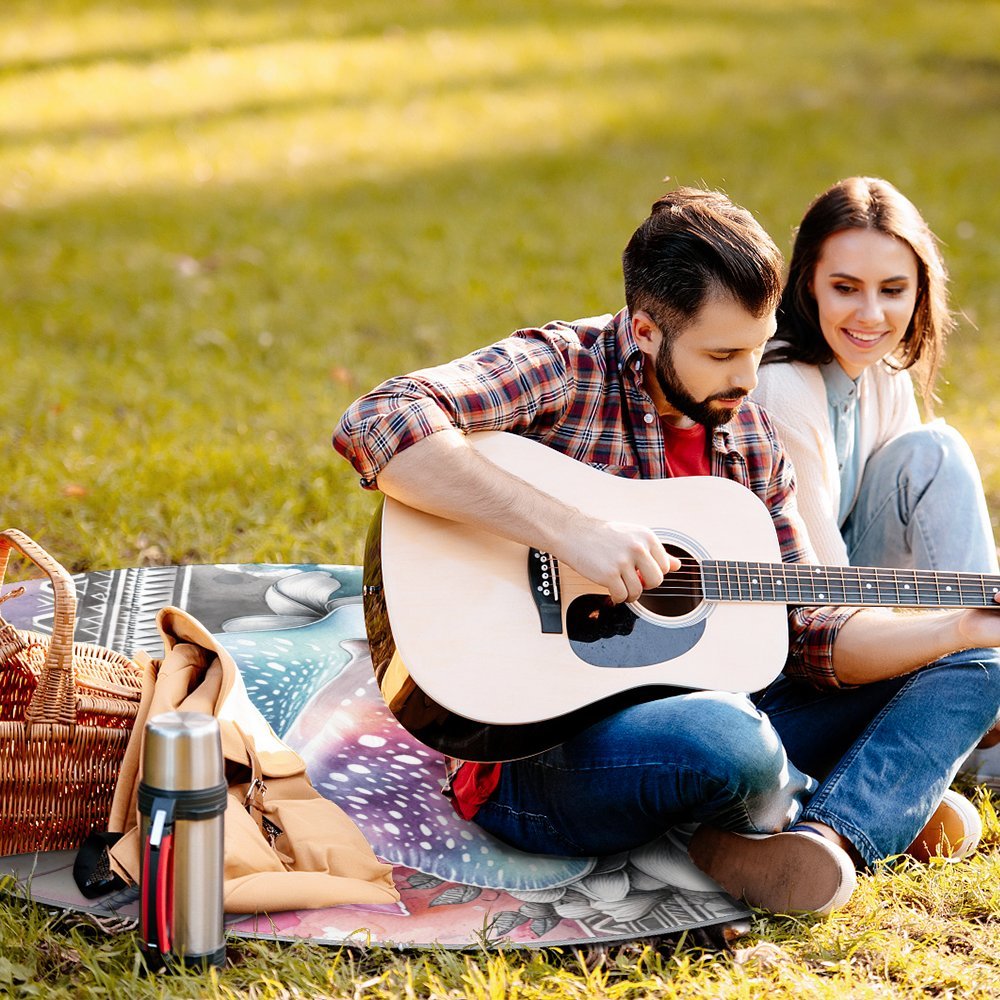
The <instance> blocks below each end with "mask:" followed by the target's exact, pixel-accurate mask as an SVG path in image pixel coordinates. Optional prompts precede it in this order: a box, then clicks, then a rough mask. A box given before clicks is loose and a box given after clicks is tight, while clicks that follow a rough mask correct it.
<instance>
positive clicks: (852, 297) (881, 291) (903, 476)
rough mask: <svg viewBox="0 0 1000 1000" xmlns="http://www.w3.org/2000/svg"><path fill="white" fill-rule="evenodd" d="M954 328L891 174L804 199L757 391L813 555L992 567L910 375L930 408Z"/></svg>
mask: <svg viewBox="0 0 1000 1000" xmlns="http://www.w3.org/2000/svg"><path fill="white" fill-rule="evenodd" d="M952 326H953V319H952V316H951V314H950V312H949V310H948V302H947V272H946V270H945V266H944V262H943V260H942V258H941V254H940V251H939V249H938V244H937V240H936V239H935V237H934V234H933V233H932V232H931V230H930V228H929V227H928V225H927V223H926V222H925V221H924V219H923V217H922V216H921V215H920V213H919V212H918V211H917V209H916V208H915V207H914V205H913V204H912V203H911V202H910V201H909V200H908V199H907V198H905V197H904V196H903V195H902V194H901V193H900V192H899V191H898V190H897V189H896V188H895V187H893V185H892V184H890V183H889V182H888V181H885V180H881V179H878V178H872V177H850V178H848V179H846V180H843V181H840V182H839V183H837V184H835V185H833V187H831V188H830V189H829V190H827V191H825V192H824V193H823V194H821V195H820V196H819V197H818V198H816V199H815V200H814V201H813V203H812V204H811V205H810V206H809V208H808V210H807V211H806V214H805V216H804V217H803V219H802V223H801V225H800V226H799V229H798V233H797V235H796V239H795V245H794V248H793V251H792V259H791V262H790V264H789V273H788V280H787V282H786V285H785V289H784V292H783V295H782V299H781V305H780V307H779V310H778V331H777V336H776V337H775V339H774V342H773V344H772V346H771V348H770V349H769V350H768V353H767V354H766V356H765V357H764V360H763V363H762V365H761V368H760V372H759V379H760V383H759V385H758V387H757V389H756V391H755V393H754V396H755V398H756V399H757V401H758V402H760V403H761V404H763V405H764V406H765V407H766V408H767V410H768V412H769V413H770V414H771V417H772V418H773V420H774V423H775V426H776V429H777V431H778V433H779V435H780V437H781V438H782V440H783V442H784V444H785V446H786V448H787V450H788V452H789V454H790V456H791V458H792V463H793V465H794V466H795V469H796V479H797V486H798V497H799V507H800V511H801V513H802V516H803V519H804V520H805V522H806V525H807V527H808V529H809V535H810V537H811V539H812V542H813V547H814V548H815V550H816V554H817V557H818V558H819V560H820V562H822V563H827V564H838V565H844V564H848V563H849V564H851V565H855V566H888V567H897V568H912V569H930V570H934V569H940V570H956V571H966V572H974V573H996V572H997V571H998V570H997V550H996V544H995V542H994V539H993V532H992V528H991V526H990V521H989V515H988V513H987V510H986V501H985V498H984V496H983V488H982V482H981V480H980V476H979V471H978V469H977V467H976V463H975V460H974V459H973V457H972V453H971V452H970V450H969V447H968V445H967V444H966V443H965V441H964V440H963V439H962V437H961V436H960V435H959V434H958V433H957V432H956V431H955V430H953V429H952V428H950V427H949V426H948V425H947V424H945V423H944V422H943V421H940V420H935V421H932V422H930V423H926V424H924V423H921V419H920V413H919V411H918V408H917V402H916V398H915V392H914V379H913V378H911V372H912V373H913V375H914V376H916V378H915V381H916V384H917V386H919V389H920V394H921V397H922V400H923V403H924V406H925V409H926V410H928V411H929V410H930V408H931V402H932V400H933V390H934V382H935V378H936V375H937V372H938V368H939V366H940V363H941V359H942V356H943V352H944V345H945V340H946V338H947V335H948V333H949V332H950V330H951V328H952ZM981 756H982V755H981V754H977V757H981ZM991 756H994V755H991ZM984 765H985V768H986V770H987V771H989V770H990V763H989V762H988V761H983V760H978V761H976V764H975V766H977V767H979V768H980V776H981V777H983V778H984V779H985V777H986V775H984V774H983V773H982V769H983V767H984ZM969 767H970V763H967V764H966V768H969ZM993 770H994V771H996V772H997V773H998V774H1000V768H997V766H996V765H993ZM949 800H952V801H951V805H952V806H953V807H954V809H957V810H959V811H960V812H961V811H962V810H963V804H964V806H965V807H967V808H966V809H965V814H966V815H965V825H966V827H967V828H968V826H969V824H973V826H975V825H976V824H978V817H973V816H970V815H968V814H969V813H974V812H975V811H974V810H972V808H971V806H968V804H967V803H964V800H961V799H960V797H958V796H956V795H954V793H948V797H947V798H946V804H947V803H948V801H949ZM955 800H957V801H955ZM973 834H975V830H968V832H967V835H966V836H965V837H964V841H965V842H964V844H963V846H962V847H959V848H958V851H959V853H961V854H962V855H964V854H965V853H968V852H969V851H971V849H973V848H974V847H975V844H974V843H971V844H970V842H971V841H972V839H973ZM975 839H976V840H978V835H977V834H976V836H975ZM952 843H953V844H954V843H955V840H954V838H952ZM966 848H968V850H966Z"/></svg>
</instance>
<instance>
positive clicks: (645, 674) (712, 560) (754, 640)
mask: <svg viewBox="0 0 1000 1000" xmlns="http://www.w3.org/2000/svg"><path fill="white" fill-rule="evenodd" d="M469 441H470V443H471V444H472V445H473V446H474V447H475V448H476V449H477V450H478V451H480V452H481V453H482V454H483V455H485V456H486V457H487V458H489V459H490V460H491V461H492V462H494V463H495V464H497V465H499V466H501V467H502V468H504V469H506V470H508V471H510V472H512V473H514V474H515V475H517V476H520V477H521V478H522V479H525V480H527V481H528V482H530V483H532V484H533V485H535V486H537V487H538V488H539V489H541V490H544V491H545V492H547V493H550V494H551V495H553V496H555V497H557V498H559V499H561V500H564V501H566V502H567V503H569V504H572V505H573V506H575V507H577V508H579V509H580V510H583V511H584V512H585V513H587V514H590V515H593V516H595V517H598V518H603V519H605V520H615V521H632V522H635V523H639V524H645V525H648V526H649V527H650V528H652V530H653V531H654V532H655V533H656V535H657V536H658V537H659V538H660V540H661V541H662V542H663V544H664V545H665V546H666V548H667V549H668V551H670V552H671V553H673V554H674V555H676V556H678V557H679V558H680V560H681V568H680V569H679V570H677V571H675V572H672V573H668V574H667V575H666V576H665V577H664V580H663V583H662V584H661V585H660V586H659V587H654V588H650V589H648V590H646V591H645V592H644V593H643V594H642V596H641V597H640V598H639V599H638V600H637V601H635V602H633V603H629V604H619V605H614V604H612V603H611V601H610V598H609V597H608V594H607V592H606V591H604V590H603V589H602V588H600V587H598V586H597V585H596V584H593V583H591V582H590V581H589V580H587V579H585V578H584V577H582V576H580V575H579V574H578V573H576V572H575V571H574V570H573V569H572V568H570V567H569V566H566V565H559V563H558V561H557V560H556V559H554V558H553V557H552V556H551V555H549V554H548V553H546V552H540V551H538V550H537V549H532V548H529V547H526V546H523V545H519V544H517V543H515V542H510V541H507V540H506V539H504V538H501V537H499V536H497V535H494V534H492V533H489V532H483V531H479V530H476V529H474V528H471V527H468V526H466V525H463V524H459V523H457V522H454V521H449V520H446V519H443V518H440V517H435V516H433V515H429V514H425V513H422V512H421V511H418V510H415V509H413V508H411V507H408V506H406V505H404V504H401V503H399V502H397V501H395V500H393V499H392V498H390V497H385V498H384V499H383V501H382V503H381V505H380V507H379V509H378V510H377V511H376V513H375V516H374V518H373V520H372V524H371V528H370V530H369V533H368V539H367V544H366V552H365V565H364V581H363V597H364V608H365V625H366V630H367V633H368V639H369V643H370V646H371V653H372V664H373V667H374V670H375V675H376V678H377V680H378V683H379V686H380V688H381V691H382V696H383V697H384V699H385V701H386V703H387V705H388V706H389V708H390V710H391V711H392V712H393V714H394V715H395V717H396V719H397V720H398V721H399V722H400V724H401V725H402V726H403V727H404V728H405V729H406V730H408V731H409V732H410V733H412V734H413V735H414V736H415V737H417V739H419V740H420V741H421V742H423V743H425V744H426V745H428V746H430V747H433V748H434V749H436V750H439V751H440V752H441V753H444V754H447V755H449V756H453V757H461V758H463V759H465V760H480V761H497V760H512V759H515V758H518V757H525V756H530V755H532V754H535V753H539V752H541V751H542V750H545V749H547V748H549V747H551V746H555V745H556V744H558V743H561V742H563V741H565V740H566V739H568V738H569V737H570V736H572V735H573V734H575V733H577V732H579V731H580V730H581V729H583V728H584V727H585V726H588V725H590V724H592V723H593V722H595V721H597V720H598V719H601V718H603V717H605V716H607V715H608V714H610V713H611V712H614V711H617V710H619V709H621V708H623V707H625V706H627V705H631V704H635V703H637V702H640V701H645V700H650V699H653V698H659V697H663V696H665V695H668V694H670V693H672V692H676V691H678V690H691V689H698V690H724V691H756V690H759V689H760V688H763V687H764V686H766V685H767V684H768V683H769V682H770V681H772V680H773V679H774V678H775V677H776V676H777V675H778V674H779V673H780V671H781V669H782V666H783V665H784V662H785V659H786V657H787V654H788V618H787V613H788V606H789V605H826V604H832V605H851V606H869V605H871V606H892V607H914V608H917V607H920V608H943V607H956V608H957V607H961V608H972V607H977V608H982V607H991V608H992V607H996V604H995V603H994V595H995V594H996V593H997V591H998V590H1000V577H998V576H983V575H980V574H974V573H961V574H959V573H942V572H931V571H924V570H896V569H881V568H868V567H865V568H859V567H853V566H816V565H812V564H807V563H783V562H782V561H781V553H780V550H779V546H778V539H777V535H776V533H775V529H774V525H773V522H772V520H771V515H770V514H769V512H768V510H767V508H766V507H765V505H764V504H763V502H762V501H761V500H760V499H759V498H758V497H757V496H756V495H755V494H754V493H752V492H750V491H749V490H747V489H745V488H744V487H743V486H740V485H739V484H738V483H734V482H732V481H731V480H727V479H721V478H719V477H715V476H704V477H685V478H680V479H646V480H634V479H623V478H621V477H618V476H613V475H609V474H607V473H605V472H602V471H600V470H597V469H594V468H591V467H590V466H587V465H584V464H583V463H581V462H577V461H575V460H574V459H571V458H568V457H567V456H565V455H563V454H561V453H559V452H557V451H554V450H553V449H551V448H547V447H545V446H544V445H541V444H538V443H537V442H533V441H531V440H529V439H527V438H523V437H519V436H517V435H513V434H506V433H500V432H487V433H479V434H473V435H471V436H470V437H469Z"/></svg>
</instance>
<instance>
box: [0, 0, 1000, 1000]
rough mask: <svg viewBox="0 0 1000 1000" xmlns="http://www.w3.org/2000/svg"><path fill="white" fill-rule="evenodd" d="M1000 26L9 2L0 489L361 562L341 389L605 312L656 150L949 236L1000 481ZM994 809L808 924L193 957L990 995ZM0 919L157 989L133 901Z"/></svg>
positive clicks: (683, 1) (617, 992) (65, 984)
mask: <svg viewBox="0 0 1000 1000" xmlns="http://www.w3.org/2000/svg"><path fill="white" fill-rule="evenodd" d="M997 37H1000V3H997V2H996V0H949V2H948V3H942V2H935V0H917V2H913V3H902V2H887V3H883V4H879V5H873V4H870V3H868V2H863V0H841V2H836V3H835V2H832V0H829V2H827V0H802V2H798V3H791V2H778V0H757V2H754V3H748V2H740V0H698V2H694V0H660V2H657V0H579V2H569V0H546V2H545V3H537V2H528V0H507V2H505V3H503V4H499V3H497V4H490V3H486V2H473V0H412V2H410V3H403V2H389V0H382V2H377V0H368V2H365V0H341V2H339V3H336V4H332V3H321V2H319V0H313V2H307V0H299V2H295V0H288V2H284V3H281V4H278V3H267V2H264V0H240V2H238V3H237V2H235V0H232V2H224V0H186V2H184V0H174V2H171V3H162V2H156V0H134V2H132V3H130V4H128V5H122V4H116V3H111V2H110V0H105V2H93V3H85V2H82V0H50V2H48V3H46V4H38V3H34V2H28V0H6V2H5V3H4V5H3V13H2V15H0V346H2V348H3V352H4V357H5V360H6V362H7V363H6V366H5V370H6V378H5V382H4V390H3V392H2V394H0V428H2V434H3V437H4V443H5V447H4V449H3V460H4V471H3V475H2V477H0V520H2V521H3V522H5V523H6V524H10V525H16V526H19V527H22V528H24V529H25V530H27V531H28V532H29V533H30V534H32V535H34V536H35V537H36V538H37V539H38V540H39V541H41V542H42V543H43V544H44V545H45V546H46V547H47V548H49V549H50V551H52V552H53V554H55V555H56V556H57V557H59V558H60V559H61V560H62V561H63V562H64V563H65V564H66V565H67V566H68V567H69V568H71V569H73V570H80V569H87V568H100V567H107V566H116V565H126V564H139V563H155V562H211V561H226V562H244V561H257V560H267V561H279V560H281V561H283V560H307V561H311V560H321V561H330V562H347V563H354V562H358V561H360V558H361V538H362V535H363V529H364V525H365V523H366V520H367V517H368V514H369V511H370V509H371V502H372V498H371V497H369V496H368V495H366V494H364V493H363V492H362V491H361V490H359V489H358V488H357V484H356V481H355V479H356V477H355V476H354V473H353V472H352V471H351V470H350V469H349V468H348V467H347V465H346V464H345V463H344V462H342V461H341V460H340V459H339V458H337V457H336V456H335V455H334V453H333V452H332V450H331V448H330V446H329V435H330V432H331V430H332V428H333V425H334V424H335V422H336V420H337V418H338V416H339V415H340V413H341V412H342V410H343V409H344V407H345V406H346V404H347V403H348V402H349V401H350V400H351V399H352V398H353V397H354V396H355V395H357V394H358V393H360V392H361V391H363V390H365V389H366V388H368V387H369V386H370V385H372V384H374V383H375V382H376V381H378V380H380V379H381V378H383V377H385V376H387V375H389V374H392V373H395V372H398V371H401V370H408V369H411V368H414V367H418V366H421V365H425V364H431V363H435V362H438V361H442V360H446V359H448V358H450V357H453V356H456V355H458V354H460V353H463V352H465V351H466V350H468V349H470V348H472V347H475V346H479V345H481V344H483V343H486V342H488V341H491V340H493V339H496V338H498V337H500V336H502V335H504V334H505V333H507V332H508V331H509V330H511V329H514V328H516V327H518V326H521V325H525V324H534V323H538V322H544V321H546V320H549V319H554V318H564V319H571V318H575V317H578V316H583V315H590V314H593V313H596V312H603V311H608V310H614V309H617V308H618V306H619V305H620V302H621V291H620V282H621V279H620V272H619V264H618V258H619V253H620V250H621V247H622V246H623V245H624V243H625V241H626V239H627V238H628V236H629V234H630V233H631V231H632V229H633V228H634V227H635V225H636V224H637V223H638V221H639V220H640V219H641V218H642V217H643V216H644V215H645V213H646V210H647V209H648V206H649V204H650V203H651V202H652V201H653V199H654V198H655V197H656V196H657V195H658V194H659V193H660V192H661V190H662V189H663V187H664V184H663V183H662V178H664V177H666V176H669V177H670V178H671V182H670V183H690V184H705V185H709V186H713V187H721V188H724V189H725V190H727V191H728V192H729V193H730V194H731V195H732V196H733V197H734V198H735V199H736V200H737V201H739V202H741V203H743V204H746V205H747V206H748V207H750V208H752V209H753V210H754V211H755V212H756V213H757V214H758V216H759V217H760V218H761V220H762V221H763V222H764V223H765V225H766V226H767V227H768V228H769V229H770V230H771V232H772V233H773V234H774V235H775V237H776V238H777V239H778V241H779V243H780V244H782V245H783V246H786V247H787V246H788V244H789V243H790V238H791V234H792V229H793V226H794V225H795V223H796V221H797V219H798V218H799V216H800V215H801V212H802V209H803V208H804V206H805V204H806V203H807V202H808V200H809V199H810V198H811V197H812V196H813V195H814V194H815V193H816V192H818V191H819V190H821V189H823V188H824V187H826V186H827V185H828V184H829V183H830V182H832V181H833V180H835V179H837V178H838V177H841V176H845V175H847V174H852V173H875V174H881V175H884V176H887V177H889V178H890V179H892V180H893V181H895V182H896V183H897V184H898V185H899V186H900V187H901V188H902V189H903V190H904V191H905V192H906V193H907V194H909V195H910V197H911V198H912V199H913V200H914V201H915V202H916V203H917V204H918V205H919V206H920V207H921V208H922V209H923V210H924V212H925V214H926V216H927V218H928V220H929V221H930V223H931V225H932V227H933V228H934V229H935V230H936V232H937V233H938V234H939V236H940V237H941V238H942V240H943V242H944V244H945V250H946V254H947V258H948V261H949V265H950V268H951V272H952V275H953V292H954V305H955V306H956V308H958V309H960V310H961V311H962V313H963V316H964V319H963V321H962V323H961V326H960V328H959V330H958V332H957V333H956V335H955V337H954V339H953V343H952V346H951V350H950V355H949V361H948V363H947V365H946V368H945V377H946V379H947V384H945V385H944V386H943V387H942V397H943V405H942V407H941V412H943V413H944V414H946V415H947V417H948V419H949V420H950V421H951V422H952V423H954V424H955V425H956V426H958V427H959V428H960V429H961V430H962V431H963V432H964V433H965V434H966V436H967V437H968V438H969V440H970V442H971V443H972V445H973V448H974V450H975V451H976V454H977V456H978V458H979V460H980V464H981V467H982V469H983V474H984V479H985V483H986V487H987V492H988V495H989V498H990V502H991V508H992V510H994V511H997V512H1000V423H998V421H997V420H996V419H995V404H994V400H995V398H996V396H997V393H998V389H1000V366H998V364H997V360H996V359H997V350H996V348H995V341H996V334H997V331H998V325H1000V324H998V317H1000V282H998V281H997V269H996V261H997V260H998V259H1000V202H998V201H997V199H996V198H995V197H994V190H995V185H996V178H997V176H998V175H1000V135H998V125H997V117H996V109H997V107H998V106H1000V59H998V57H997V53H996V38H997ZM988 808H990V807H989V804H988V803H987V802H986V801H985V800H984V809H988ZM991 829H993V835H992V839H991V842H990V844H989V846H988V849H987V850H986V851H984V852H983V853H982V854H981V855H980V857H979V858H977V859H976V860H975V861H974V862H973V863H972V864H969V865H961V866H955V867H946V868H941V869H938V868H934V869H931V870H930V871H927V870H917V869H912V870H911V869H907V870H906V871H904V872H902V873H900V874H898V875H889V874H882V875H877V876H874V877H873V878H871V879H868V880H865V881H864V884H863V886H862V889H861V890H860V891H859V893H858V897H857V899H856V900H855V901H854V902H853V903H852V905H851V907H850V908H849V909H848V910H847V911H846V912H845V913H844V914H843V915H841V916H837V917H835V918H833V919H832V920H830V921H825V922H823V921H819V922H816V921H787V920H772V919H765V918H761V919H759V920H758V921H757V922H756V923H755V925H754V932H753V934H752V935H751V937H750V939H749V942H750V943H749V944H747V947H749V946H750V944H752V943H753V942H756V941H759V942H761V943H762V944H761V950H759V951H756V952H752V953H741V955H739V956H735V957H734V956H725V955H717V954H714V953H705V954H702V953H700V952H699V951H698V950H697V949H693V948H691V947H690V946H689V945H682V946H680V947H679V948H677V949H676V950H674V951H668V953H667V954H666V955H665V956H656V955H653V954H646V955H644V956H642V957H640V958H639V959H636V958H635V956H633V955H628V956H618V957H617V958H616V957H612V959H610V960H609V962H608V963H605V964H604V965H603V966H602V967H601V970H600V971H599V972H597V973H593V974H591V973H587V972H585V971H584V970H583V969H582V968H581V967H580V965H579V963H578V961H577V959H576V958H574V957H573V956H571V955H561V956H553V955H545V956H537V955H530V956H525V955H522V954H516V955H511V956H501V957H499V958H496V957H488V956H484V955H472V956H455V955H445V954H440V955H431V956H415V957H409V958H407V957H400V956H388V955H381V954H375V955H361V956H355V955H351V954H348V953H337V952H330V951H322V950H316V949H308V948H284V947H278V946H266V945H253V944H235V945H234V947H233V958H234V965H233V967H232V968H230V969H227V970H226V971H225V972H224V973H223V975H222V976H221V977H220V980H219V984H218V987H217V990H216V992H217V993H218V994H219V995H222V996H259V997H265V996H268V997H269V996H274V997H278V996H292V995H303V996H311V995H317V994H318V993H322V992H323V991H324V990H325V991H326V992H328V993H330V994H332V995H337V994H338V991H339V993H340V995H345V996H353V995H355V994H354V988H353V986H351V985H350V976H351V975H357V976H358V977H359V979H360V980H361V981H362V982H369V981H370V982H369V986H368V987H366V988H365V990H364V991H363V992H364V995H365V996H372V997H378V996H407V995H418V996H419V995H429V994H431V993H435V994H437V995H454V996H475V997H487V996H500V995H505V994H506V995H521V996H575V995H580V996H584V995H597V996H602V995H604V996H609V997H632V996H636V997H638V996H647V995H655V996H673V995H678V996H680V995H684V996H704V997H715V996H726V997H729V996H732V997H742V996H747V997H749V996H755V995H758V994H759V993H761V992H763V991H764V990H765V989H766V990H768V991H770V993H772V994H773V995H774V996H776V997H782V996H788V997H793V996H795V997H798V996H843V995H845V994H851V995H856V996H876V995H877V996H885V995H904V996H910V995H913V996H918V995H919V996H924V995H934V996H947V995H949V994H951V993H954V994H959V993H961V994H963V995H968V996H979V995H981V996H988V995H996V994H997V993H998V992H1000V986H998V984H997V975H998V973H997V960H996V957H995V956H996V955H997V954H998V953H1000V947H998V946H1000V941H998V940H997V935H998V931H997V927H998V921H997V919H996V914H997V899H996V897H995V895H991V893H993V890H992V889H991V888H990V886H991V885H996V884H998V877H997V876H998V874H1000V872H998V866H1000V856H998V853H997V835H996V829H995V827H993V828H991ZM0 918H2V925H3V926H2V939H3V949H2V954H3V956H4V957H3V958H0V992H2V991H3V990H5V989H6V990H7V991H8V992H9V993H10V994H11V995H30V994H31V986H30V984H31V983H34V984H35V988H36V991H37V992H45V995H47V996H58V995H61V994H60V992H59V991H60V990H62V991H63V992H64V993H65V994H66V995H69V992H70V990H72V991H73V995H74V996H84V997H98V996H105V995H107V994H108V993H112V992H119V993H122V994H123V995H135V996H146V995H148V996H158V995H161V993H160V992H159V990H160V989H161V987H160V986H159V985H157V983H156V982H152V983H150V982H146V981H142V980H140V979H138V978H137V975H136V972H135V970H134V964H133V954H134V948H133V944H132V942H131V941H130V940H129V939H128V938H122V939H106V938H104V937H100V936H98V937H94V936H93V935H92V934H87V933H84V932H83V931H82V930H80V929H79V928H77V929H67V927H65V926H64V925H63V924H61V923H58V922H56V923H53V922H52V920H51V918H50V917H49V916H48V915H45V914H42V913H41V912H40V911H38V910H36V909H35V908H33V907H23V906H21V905H20V904H18V903H16V902H14V901H9V902H8V903H6V904H5V906H4V909H3V910H2V911H0ZM768 942H770V943H773V944H774V946H775V948H776V949H777V950H775V951H769V950H767V948H765V944H766V943H768ZM41 983H44V984H45V985H44V986H40V985H39V984H41ZM959 984H962V985H961V988H959ZM171 988H173V987H171ZM186 988H187V987H183V986H177V988H176V995H178V996H180V995H188V994H185V993H184V989H186ZM163 989H164V990H166V989H167V988H166V987H163ZM204 989H207V987H206V986H205V985H204V982H203V981H199V982H198V983H192V984H190V995H200V991H201V990H204ZM977 991H979V992H977Z"/></svg>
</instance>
